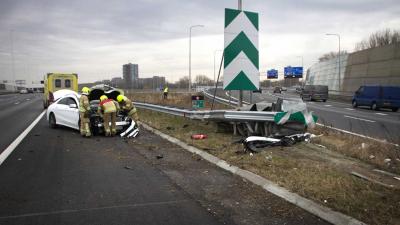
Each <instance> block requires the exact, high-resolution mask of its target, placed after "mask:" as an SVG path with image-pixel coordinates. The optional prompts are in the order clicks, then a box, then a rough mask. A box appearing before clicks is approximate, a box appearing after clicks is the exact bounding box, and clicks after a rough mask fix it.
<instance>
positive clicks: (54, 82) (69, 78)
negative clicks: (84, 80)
mask: <svg viewBox="0 0 400 225" xmlns="http://www.w3.org/2000/svg"><path fill="white" fill-rule="evenodd" d="M43 84H44V95H43V107H44V108H47V107H48V106H49V105H50V104H51V103H53V102H54V101H55V100H56V99H54V96H53V93H54V92H55V91H58V90H61V89H69V90H72V91H76V92H78V74H76V73H48V74H46V75H45V76H44V80H43Z"/></svg>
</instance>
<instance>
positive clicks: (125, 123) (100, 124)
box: [97, 121, 131, 127]
mask: <svg viewBox="0 0 400 225" xmlns="http://www.w3.org/2000/svg"><path fill="white" fill-rule="evenodd" d="M130 124H131V123H130V122H128V121H120V122H115V125H117V127H124V126H128V125H130ZM97 126H98V127H103V126H104V125H103V123H99V124H97ZM110 126H111V123H110Z"/></svg>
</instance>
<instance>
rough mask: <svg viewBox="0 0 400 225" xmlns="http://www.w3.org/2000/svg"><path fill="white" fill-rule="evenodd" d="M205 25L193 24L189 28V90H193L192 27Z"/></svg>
mask: <svg viewBox="0 0 400 225" xmlns="http://www.w3.org/2000/svg"><path fill="white" fill-rule="evenodd" d="M194 27H204V25H193V26H190V28H189V92H190V91H191V90H192V28H194Z"/></svg>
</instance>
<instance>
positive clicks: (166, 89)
mask: <svg viewBox="0 0 400 225" xmlns="http://www.w3.org/2000/svg"><path fill="white" fill-rule="evenodd" d="M167 98H168V86H165V88H164V99H167Z"/></svg>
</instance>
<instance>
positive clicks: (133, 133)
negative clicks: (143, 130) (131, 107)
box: [120, 120, 139, 138]
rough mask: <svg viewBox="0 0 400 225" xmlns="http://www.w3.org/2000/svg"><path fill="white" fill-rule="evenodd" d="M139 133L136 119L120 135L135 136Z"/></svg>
mask: <svg viewBox="0 0 400 225" xmlns="http://www.w3.org/2000/svg"><path fill="white" fill-rule="evenodd" d="M138 134H139V127H138V126H137V124H136V123H135V121H133V120H132V123H131V125H130V126H129V127H128V128H127V129H126V130H125V131H124V132H122V133H121V134H120V136H121V137H122V138H123V137H126V138H134V137H136V136H137V135H138Z"/></svg>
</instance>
